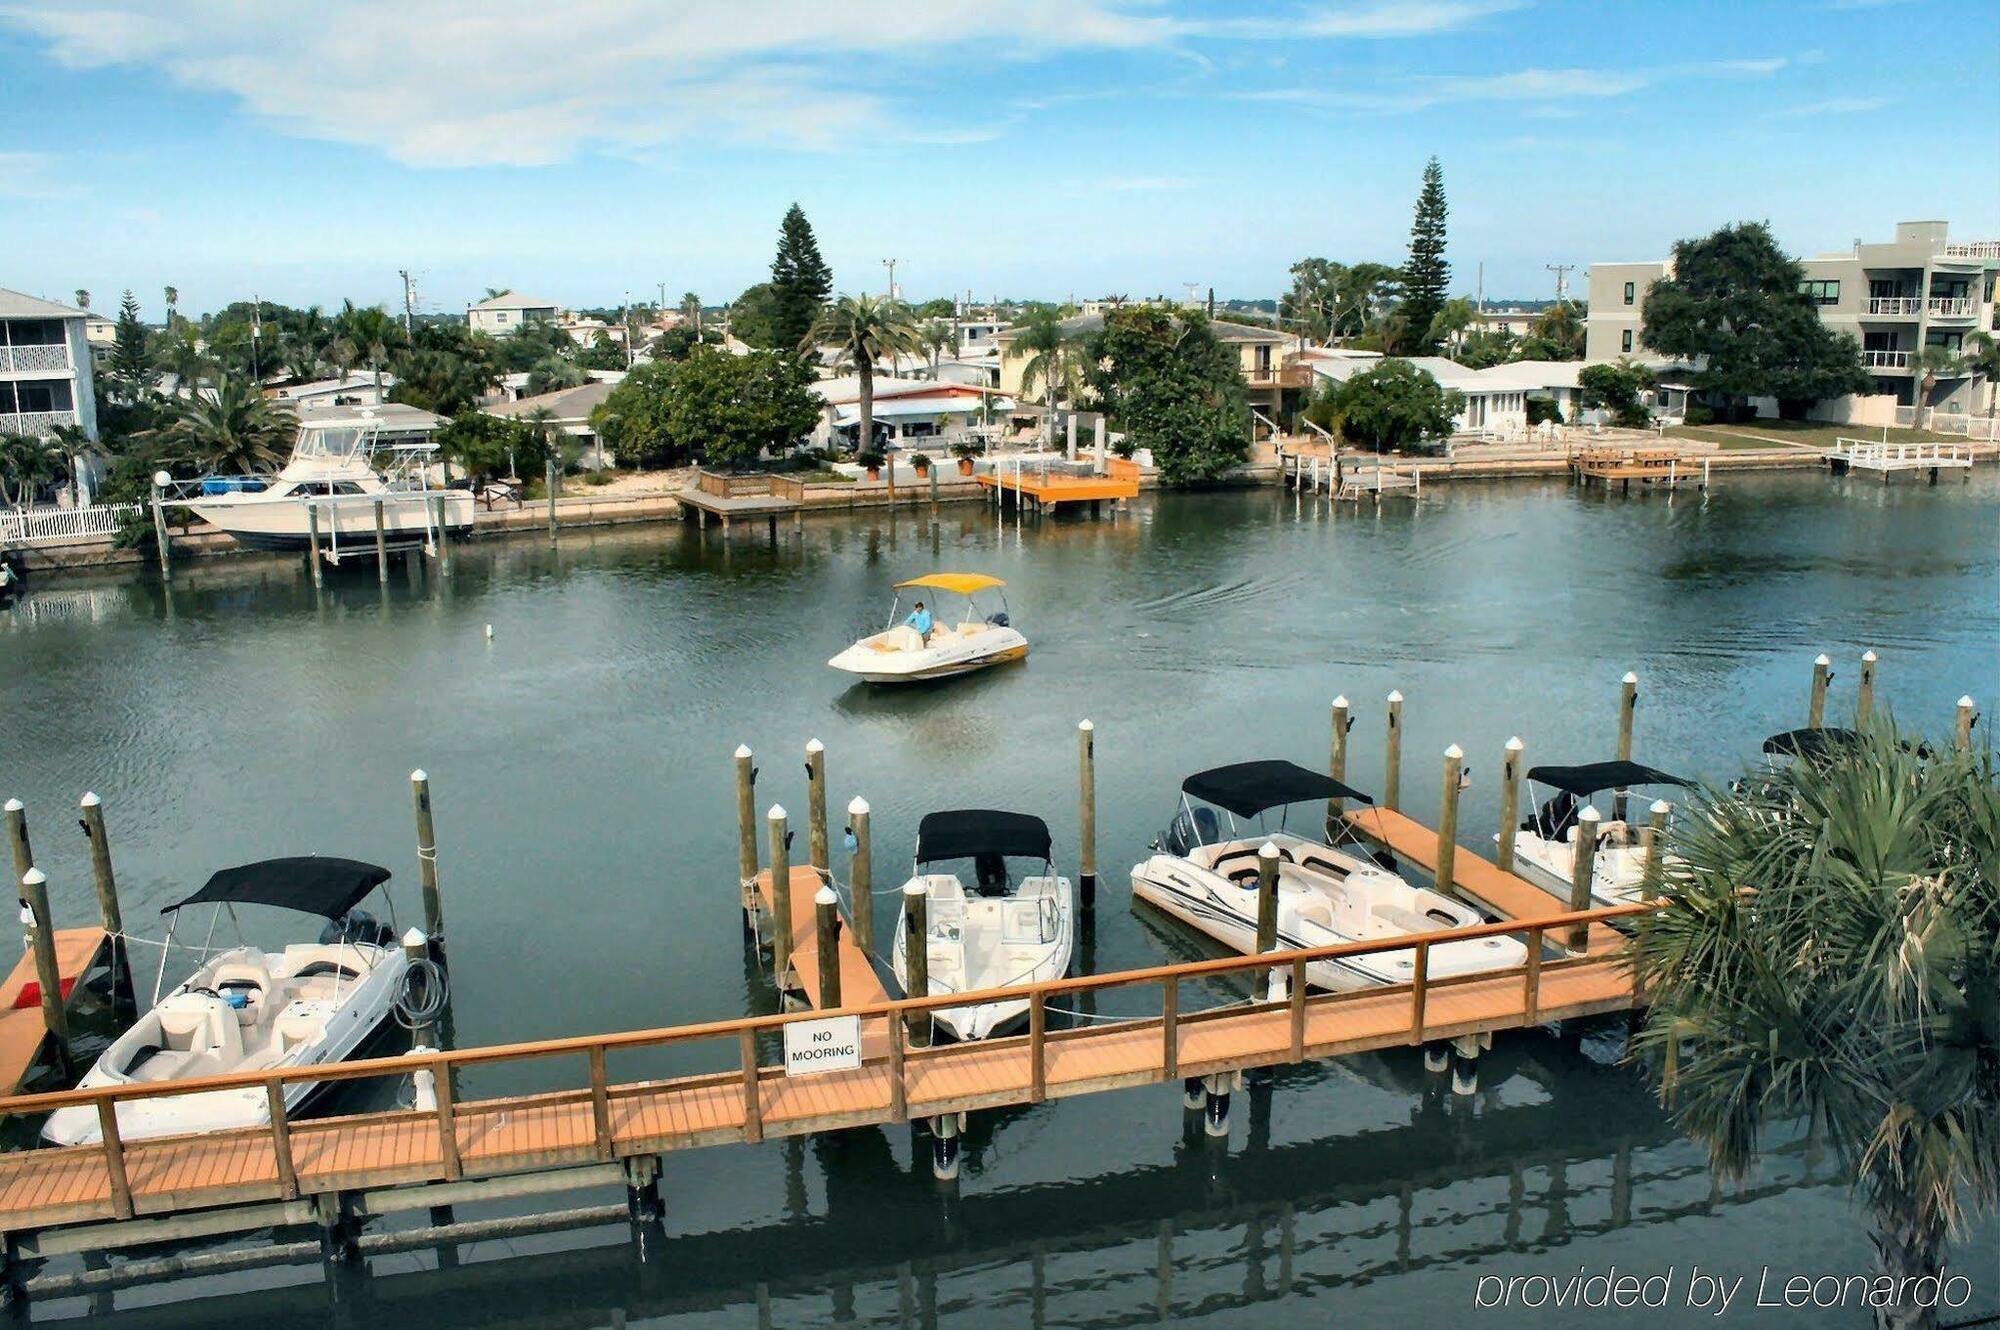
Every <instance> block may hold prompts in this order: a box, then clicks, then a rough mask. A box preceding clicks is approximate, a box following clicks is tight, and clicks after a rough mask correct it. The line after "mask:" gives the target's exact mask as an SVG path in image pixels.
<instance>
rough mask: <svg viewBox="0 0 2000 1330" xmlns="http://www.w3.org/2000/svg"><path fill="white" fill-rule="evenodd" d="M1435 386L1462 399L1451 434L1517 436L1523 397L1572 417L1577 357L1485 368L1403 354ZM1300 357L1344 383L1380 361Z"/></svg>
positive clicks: (1524, 424)
mask: <svg viewBox="0 0 2000 1330" xmlns="http://www.w3.org/2000/svg"><path fill="white" fill-rule="evenodd" d="M1403 358H1404V359H1406V360H1408V361H1409V362H1410V363H1411V364H1412V365H1415V366H1416V367H1417V368H1418V369H1420V370H1422V371H1424V373H1426V374H1428V375H1430V377H1431V378H1432V379H1433V380H1435V381H1436V382H1437V384H1438V386H1439V387H1442V388H1445V389H1448V390H1450V391H1452V392H1456V393H1458V394H1459V395H1460V397H1461V398H1463V402H1462V403H1461V405H1460V407H1459V410H1458V415H1457V417H1456V418H1455V420H1454V422H1453V427H1452V432H1453V433H1454V434H1468V435H1476V436H1479V437H1483V438H1497V439H1508V438H1521V437H1524V436H1525V435H1526V434H1527V431H1528V401H1529V399H1530V398H1540V399H1543V400H1545V401H1548V402H1551V403H1553V404H1554V405H1555V407H1556V408H1557V409H1558V410H1559V411H1560V412H1561V413H1562V418H1563V419H1564V420H1566V421H1571V420H1575V419H1576V409H1577V394H1578V388H1577V375H1578V372H1579V371H1581V370H1582V368H1583V362H1582V361H1579V360H1515V361H1509V362H1508V363H1506V364H1503V365H1489V366H1488V367H1486V368H1485V369H1471V368H1468V367H1467V366H1464V365H1461V364H1459V363H1458V362H1457V361H1455V360H1447V359H1445V358H1444V357H1443V356H1406V357H1403ZM1299 359H1300V362H1301V363H1302V364H1304V365H1307V366H1310V368H1311V371H1312V373H1313V374H1314V375H1316V376H1317V377H1318V378H1320V379H1323V380H1325V381H1327V382H1329V383H1345V382H1347V381H1348V380H1349V379H1351V378H1353V377H1354V376H1355V375H1357V374H1361V373H1364V372H1366V371H1367V370H1369V369H1372V368H1374V367H1375V366H1377V365H1379V364H1381V363H1382V360H1383V357H1382V355H1381V354H1380V353H1379V352H1375V351H1349V350H1345V349H1338V348H1331V347H1315V348H1311V349H1309V350H1307V351H1305V352H1303V353H1302V354H1301V355H1300V357H1299Z"/></svg>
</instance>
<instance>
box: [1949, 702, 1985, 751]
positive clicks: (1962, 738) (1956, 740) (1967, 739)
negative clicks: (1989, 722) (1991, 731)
mask: <svg viewBox="0 0 2000 1330" xmlns="http://www.w3.org/2000/svg"><path fill="white" fill-rule="evenodd" d="M1973 706H1974V703H1973V701H1972V695H1971V694H1970V693H1967V694H1966V695H1965V696H1963V697H1961V698H1959V699H1958V725H1957V728H1956V730H1955V732H1954V733H1953V736H1952V745H1953V747H1955V748H1957V749H1958V751H1959V752H1961V753H1963V752H1965V751H1966V750H1967V749H1969V748H1971V747H1972V727H1973V726H1974V725H1976V724H1978V723H1979V713H1978V712H1977V711H1975V710H1973Z"/></svg>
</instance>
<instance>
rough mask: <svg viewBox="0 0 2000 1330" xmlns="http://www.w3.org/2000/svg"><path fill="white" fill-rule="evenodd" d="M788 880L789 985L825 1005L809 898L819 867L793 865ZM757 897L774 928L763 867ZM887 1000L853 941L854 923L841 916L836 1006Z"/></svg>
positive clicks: (768, 881) (816, 925) (816, 884)
mask: <svg viewBox="0 0 2000 1330" xmlns="http://www.w3.org/2000/svg"><path fill="white" fill-rule="evenodd" d="M791 880H792V893H791V895H792V899H791V907H792V919H791V927H792V933H791V936H792V982H791V985H790V987H792V988H794V989H796V990H798V991H799V992H801V993H804V994H805V995H806V1000H807V1001H808V1002H810V1003H812V1005H813V1006H815V1007H819V1006H824V1005H825V1004H824V1003H822V1002H821V1001H820V993H819V917H818V914H817V913H816V911H815V908H814V905H813V897H814V896H815V895H817V894H818V893H819V888H820V883H821V881H822V880H823V879H822V878H821V877H820V873H819V870H818V869H816V868H813V867H811V866H809V865H801V866H798V867H794V868H793V869H792V874H791ZM757 899H758V900H760V901H761V902H763V907H764V913H765V914H766V915H769V916H771V917H772V919H773V924H772V926H773V927H777V924H776V916H777V909H776V907H774V906H773V905H772V904H771V870H770V869H768V868H766V869H764V870H762V871H761V872H759V873H758V874H757ZM888 1000H889V994H888V992H887V991H886V990H885V989H884V988H883V987H882V981H881V979H879V978H878V977H876V974H875V967H874V966H873V965H872V964H870V963H869V960H868V958H867V957H866V956H865V955H863V954H862V952H861V948H860V947H859V946H858V945H856V943H855V941H854V926H853V924H852V923H850V922H849V921H848V919H847V918H846V916H845V915H844V914H843V915H842V916H841V928H840V1005H841V1006H843V1007H872V1006H875V1005H876V1004H878V1003H882V1002H887V1001H888Z"/></svg>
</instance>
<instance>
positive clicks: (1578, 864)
mask: <svg viewBox="0 0 2000 1330" xmlns="http://www.w3.org/2000/svg"><path fill="white" fill-rule="evenodd" d="M1603 821H1604V815H1603V814H1602V813H1600V812H1598V811H1597V810H1596V809H1595V808H1592V807H1590V806H1589V805H1588V804H1586V805H1584V809H1583V811H1582V812H1581V813H1578V814H1577V817H1576V830H1575V831H1573V832H1571V833H1570V843H1571V845H1572V847H1573V848H1574V850H1575V855H1574V858H1573V860H1572V862H1571V865H1570V874H1569V908H1570V912H1571V913H1573V914H1576V913H1581V912H1582V911H1584V910H1588V909H1589V908H1590V889H1591V888H1592V887H1593V886H1595V885H1596V884H1597V828H1598V824H1599V823H1601V822H1603ZM1589 943H1590V926H1589V925H1588V924H1578V925H1576V926H1575V927H1574V928H1572V929H1570V933H1569V948H1570V950H1571V951H1582V950H1583V949H1584V948H1585V947H1587V946H1588V945H1589Z"/></svg>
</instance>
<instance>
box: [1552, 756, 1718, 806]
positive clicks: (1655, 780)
mask: <svg viewBox="0 0 2000 1330" xmlns="http://www.w3.org/2000/svg"><path fill="white" fill-rule="evenodd" d="M1528 779H1529V780H1530V781H1532V782H1534V783H1535V784H1537V785H1546V786H1548V787H1549V788H1550V789H1552V790H1561V791H1562V792H1563V793H1564V794H1573V795H1575V796H1576V797H1577V798H1579V799H1587V798H1589V797H1590V796H1591V795H1593V794H1598V793H1601V792H1602V791H1605V790H1625V789H1630V788H1632V787H1633V786H1635V785H1641V786H1643V785H1673V786H1677V787H1679V788H1681V789H1692V788H1693V787H1694V782H1693V781H1690V780H1687V779H1685V778H1684V777H1681V776H1676V775H1674V774H1673V773H1672V772H1667V771H1662V770H1660V769H1659V768H1658V767H1649V766H1646V765H1644V764H1643V763H1639V762H1623V761H1614V762H1584V763H1581V764H1579V765H1576V766H1545V767H1530V768H1529V769H1528Z"/></svg>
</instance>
